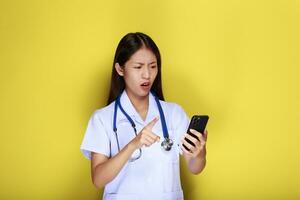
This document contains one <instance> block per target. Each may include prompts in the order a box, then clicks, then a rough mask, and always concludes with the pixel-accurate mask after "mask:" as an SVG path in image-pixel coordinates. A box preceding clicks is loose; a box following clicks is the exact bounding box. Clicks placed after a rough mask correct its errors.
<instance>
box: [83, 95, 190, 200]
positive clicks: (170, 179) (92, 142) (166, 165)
mask: <svg viewBox="0 0 300 200" xmlns="http://www.w3.org/2000/svg"><path fill="white" fill-rule="evenodd" d="M120 102H121V105H122V107H123V108H124V110H125V111H126V112H127V114H128V115H129V116H130V117H131V118H132V120H133V121H134V122H135V124H136V129H137V134H138V133H139V132H140V130H141V129H142V128H143V127H144V126H146V125H147V124H148V123H149V122H150V121H152V120H153V119H154V117H156V116H159V111H158V107H157V104H156V101H155V98H154V96H153V95H152V94H151V93H150V94H149V108H148V113H147V117H146V120H145V121H143V119H142V118H141V117H140V115H139V114H138V113H137V111H136V110H135V108H134V107H133V105H132V103H131V101H130V99H129V98H128V96H127V93H126V91H125V90H124V91H123V93H122V95H121V98H120ZM114 103H115V102H112V103H111V104H109V105H108V106H106V107H104V108H102V109H98V110H96V111H95V112H94V113H93V114H92V116H91V118H90V120H89V123H88V126H87V129H86V132H85V136H84V138H83V141H82V144H81V147H80V149H81V151H82V152H83V154H84V156H85V157H86V158H88V159H91V152H96V153H100V154H103V155H105V156H107V157H112V156H114V155H116V154H117V153H118V146H117V139H116V135H115V133H114V131H113V115H114ZM160 103H161V106H162V109H163V111H164V115H165V119H166V124H167V127H168V132H169V137H170V138H171V139H172V140H173V142H174V144H173V147H172V149H171V150H170V151H165V150H164V149H162V147H161V142H162V141H163V140H164V135H163V131H162V126H161V121H160V120H159V121H157V122H156V124H155V126H154V127H153V129H152V132H153V133H155V134H157V135H159V136H160V138H161V139H160V142H159V143H157V142H156V143H154V144H153V145H151V146H150V147H142V155H141V157H140V158H139V159H138V160H135V161H133V162H130V161H128V162H127V163H126V164H125V165H124V167H123V168H122V169H121V171H120V172H119V174H118V175H117V176H116V177H115V178H114V179H113V180H112V181H111V182H109V183H107V184H106V186H105V189H104V194H103V199H104V200H111V199H114V200H154V199H155V200H174V199H180V200H181V199H183V192H182V188H181V183H180V170H179V154H182V151H181V149H180V146H179V144H180V138H181V137H182V135H183V134H184V133H186V132H187V128H188V124H189V121H190V119H189V117H188V116H187V115H186V113H185V112H184V110H183V109H182V108H181V107H180V106H179V105H177V104H175V103H168V102H165V101H160ZM116 122H117V123H116V125H117V129H118V140H119V145H120V149H122V148H123V147H124V146H125V145H126V144H128V142H130V141H131V140H132V139H133V138H134V137H135V134H134V130H133V128H132V126H131V124H130V123H129V121H128V120H127V118H126V116H125V115H124V114H123V113H122V112H121V110H120V109H119V108H118V114H117V120H116ZM136 153H138V150H136V151H135V152H134V154H136Z"/></svg>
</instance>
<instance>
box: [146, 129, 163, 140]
mask: <svg viewBox="0 0 300 200" xmlns="http://www.w3.org/2000/svg"><path fill="white" fill-rule="evenodd" d="M145 134H146V135H148V136H149V137H151V138H152V139H153V140H155V141H159V140H160V137H159V136H158V135H156V134H155V133H153V132H152V131H149V130H145Z"/></svg>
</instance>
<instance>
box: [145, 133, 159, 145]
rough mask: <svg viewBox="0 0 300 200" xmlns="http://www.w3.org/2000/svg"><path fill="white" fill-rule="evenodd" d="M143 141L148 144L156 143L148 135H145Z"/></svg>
mask: <svg viewBox="0 0 300 200" xmlns="http://www.w3.org/2000/svg"><path fill="white" fill-rule="evenodd" d="M143 139H145V140H146V141H148V142H150V143H151V144H153V143H154V142H156V140H154V139H153V138H151V137H150V136H148V135H145V136H144V138H143Z"/></svg>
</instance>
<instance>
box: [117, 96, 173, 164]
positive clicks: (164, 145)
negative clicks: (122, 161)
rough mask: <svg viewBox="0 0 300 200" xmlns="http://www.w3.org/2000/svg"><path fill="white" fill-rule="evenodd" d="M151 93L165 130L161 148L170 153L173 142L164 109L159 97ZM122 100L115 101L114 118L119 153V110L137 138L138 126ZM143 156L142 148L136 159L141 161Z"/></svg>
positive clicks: (118, 98)
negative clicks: (122, 103) (123, 105)
mask: <svg viewBox="0 0 300 200" xmlns="http://www.w3.org/2000/svg"><path fill="white" fill-rule="evenodd" d="M151 93H152V94H153V96H154V98H155V101H156V104H157V108H158V111H159V116H160V121H161V126H162V129H163V134H164V138H165V140H164V141H163V142H162V143H161V146H162V148H163V149H164V150H166V151H170V150H171V148H172V145H173V141H172V140H171V139H170V138H169V132H168V127H167V124H166V119H165V115H164V112H163V109H162V107H161V104H160V102H159V99H158V97H157V96H156V95H154V93H153V92H151ZM120 98H121V95H119V96H118V97H117V99H116V101H115V109H114V118H113V130H114V132H115V135H116V140H117V145H118V151H119V152H120V144H119V139H118V133H117V113H118V108H120V110H121V112H122V113H123V114H124V115H125V116H126V118H127V119H128V121H129V122H130V124H131V126H132V128H133V130H134V133H135V136H137V131H136V125H135V123H134V121H133V120H132V119H131V117H130V116H129V115H128V114H127V112H126V111H125V110H124V108H123V107H122V105H121V102H120ZM141 154H142V150H141V148H139V156H138V157H137V158H136V159H139V158H140V157H141ZM136 159H134V160H136Z"/></svg>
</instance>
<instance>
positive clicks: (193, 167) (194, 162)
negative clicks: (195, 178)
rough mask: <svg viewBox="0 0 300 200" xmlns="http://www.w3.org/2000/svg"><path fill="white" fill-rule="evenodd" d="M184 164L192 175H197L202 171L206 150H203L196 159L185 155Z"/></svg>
mask: <svg viewBox="0 0 300 200" xmlns="http://www.w3.org/2000/svg"><path fill="white" fill-rule="evenodd" d="M185 160H186V164H187V166H188V168H189V170H190V172H192V173H193V174H199V173H200V172H202V171H203V169H204V168H205V165H206V150H204V151H203V152H202V153H201V154H199V156H197V157H194V158H193V157H190V156H188V155H185Z"/></svg>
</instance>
